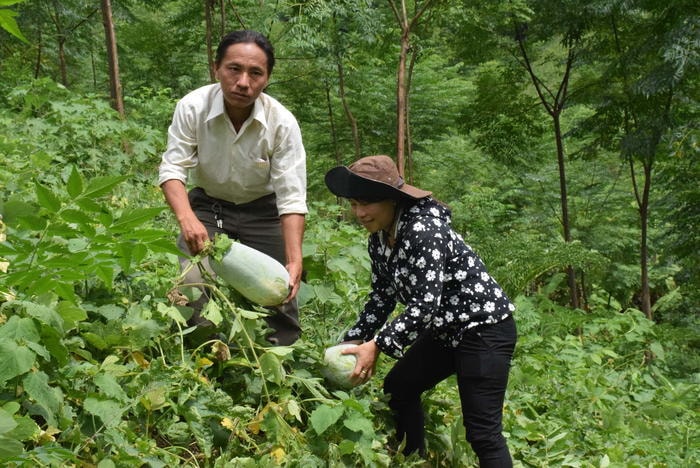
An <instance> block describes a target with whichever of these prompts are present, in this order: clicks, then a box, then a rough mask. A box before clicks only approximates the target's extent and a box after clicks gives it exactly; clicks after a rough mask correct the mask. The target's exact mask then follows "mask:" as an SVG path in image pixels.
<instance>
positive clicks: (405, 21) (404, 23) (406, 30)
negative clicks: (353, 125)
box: [387, 0, 436, 176]
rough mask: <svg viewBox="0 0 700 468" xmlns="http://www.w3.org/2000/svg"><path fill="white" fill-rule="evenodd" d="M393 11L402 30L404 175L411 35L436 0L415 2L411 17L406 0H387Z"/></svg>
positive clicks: (399, 132) (400, 159)
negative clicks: (421, 2) (420, 3)
mask: <svg viewBox="0 0 700 468" xmlns="http://www.w3.org/2000/svg"><path fill="white" fill-rule="evenodd" d="M387 1H388V2H389V6H390V7H391V11H392V12H393V13H394V18H395V19H396V21H397V22H398V24H399V29H400V31H401V36H400V45H401V47H400V51H399V64H398V67H397V71H396V165H397V166H398V168H399V174H401V175H402V176H404V174H405V172H406V171H405V166H406V159H407V158H408V159H410V156H411V155H410V154H407V151H406V148H407V147H409V148H410V145H408V109H409V103H408V99H409V97H408V96H409V91H410V82H411V80H410V76H409V73H410V72H412V70H413V67H412V66H411V67H409V66H407V63H408V56H409V54H410V53H411V51H412V50H413V49H412V45H411V35H412V34H413V31H414V30H415V28H416V25H417V24H418V21H419V20H420V19H421V17H422V16H423V14H424V13H425V12H426V10H428V8H430V7H431V6H432V5H433V4H434V3H436V0H426V1H425V2H424V3H423V4H422V5H418V3H419V2H418V1H415V2H414V8H413V10H414V11H413V14H412V16H410V17H409V13H408V9H407V7H406V0H399V2H396V1H394V0H387Z"/></svg>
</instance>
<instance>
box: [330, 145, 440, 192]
mask: <svg viewBox="0 0 700 468" xmlns="http://www.w3.org/2000/svg"><path fill="white" fill-rule="evenodd" d="M326 185H327V186H328V189H329V190H330V191H331V192H332V193H333V194H334V195H336V196H338V197H343V198H354V199H356V200H386V199H398V198H408V199H413V200H418V199H420V198H425V197H427V196H430V195H431V194H432V192H428V191H427V190H421V189H419V188H418V187H414V186H413V185H409V184H407V183H405V182H404V180H403V178H402V177H401V176H400V175H399V170H398V168H397V167H396V164H394V160H393V159H391V158H390V157H389V156H384V155H380V156H366V157H364V158H361V159H358V160H357V161H355V162H354V163H352V164H351V165H350V166H337V167H334V168H333V169H331V170H330V171H328V172H327V173H326Z"/></svg>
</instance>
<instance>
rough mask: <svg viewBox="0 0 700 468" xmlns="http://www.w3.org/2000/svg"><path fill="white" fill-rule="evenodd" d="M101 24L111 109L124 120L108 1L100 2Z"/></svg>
mask: <svg viewBox="0 0 700 468" xmlns="http://www.w3.org/2000/svg"><path fill="white" fill-rule="evenodd" d="M102 22H103V24H104V27H105V37H106V40H107V62H108V64H109V94H110V97H111V101H112V107H113V108H114V109H115V110H116V111H117V112H118V113H119V116H120V117H121V118H124V98H123V96H122V84H121V80H120V79H119V55H118V53H117V37H116V34H115V33H114V21H113V20H112V4H111V2H110V0H102Z"/></svg>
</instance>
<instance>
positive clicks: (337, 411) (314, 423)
mask: <svg viewBox="0 0 700 468" xmlns="http://www.w3.org/2000/svg"><path fill="white" fill-rule="evenodd" d="M344 411H345V410H344V408H343V406H342V405H336V406H329V405H321V406H319V407H318V408H316V409H315V410H314V411H313V412H312V413H311V417H310V418H309V421H311V427H313V428H314V431H316V434H318V435H321V434H323V433H324V432H326V429H328V428H329V427H331V426H332V425H333V424H335V423H336V422H338V420H339V419H340V417H341V416H342V415H343V412H344Z"/></svg>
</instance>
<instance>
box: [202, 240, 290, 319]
mask: <svg viewBox="0 0 700 468" xmlns="http://www.w3.org/2000/svg"><path fill="white" fill-rule="evenodd" d="M209 264H210V265H211V268H212V270H214V273H216V274H217V275H218V276H219V277H220V278H221V279H223V280H224V281H225V282H226V283H227V284H228V285H229V286H231V287H232V288H234V289H235V290H236V291H238V292H239V293H241V294H242V295H243V297H245V298H246V299H248V300H249V301H252V302H254V303H256V304H260V305H262V306H275V305H279V304H281V303H282V301H284V300H285V299H286V298H287V296H288V295H289V272H287V269H286V268H285V267H284V265H282V264H281V263H280V262H278V261H277V260H275V259H274V258H272V257H270V256H269V255H266V254H264V253H262V252H260V251H259V250H255V249H253V248H251V247H248V246H247V245H243V244H241V243H240V242H233V243H232V244H231V247H230V248H229V249H228V251H227V252H226V253H225V254H224V256H223V257H222V259H221V262H219V261H217V260H216V259H214V258H213V257H209Z"/></svg>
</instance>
